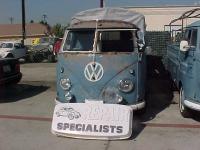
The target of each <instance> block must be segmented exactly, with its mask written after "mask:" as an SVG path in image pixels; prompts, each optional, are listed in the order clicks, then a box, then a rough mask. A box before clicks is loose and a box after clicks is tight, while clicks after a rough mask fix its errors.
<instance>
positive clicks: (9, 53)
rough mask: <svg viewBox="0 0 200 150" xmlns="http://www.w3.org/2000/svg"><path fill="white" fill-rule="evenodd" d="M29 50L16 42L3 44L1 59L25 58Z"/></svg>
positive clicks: (0, 47) (0, 51)
mask: <svg viewBox="0 0 200 150" xmlns="http://www.w3.org/2000/svg"><path fill="white" fill-rule="evenodd" d="M26 53H27V49H26V48H25V47H24V46H23V45H22V44H21V43H20V42H15V41H8V42H2V43H1V45H0V57H1V58H10V57H12V58H17V59H18V58H23V57H25V56H26Z"/></svg>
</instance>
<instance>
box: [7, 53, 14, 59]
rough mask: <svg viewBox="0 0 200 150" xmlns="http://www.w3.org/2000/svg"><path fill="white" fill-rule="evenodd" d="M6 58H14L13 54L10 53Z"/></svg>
mask: <svg viewBox="0 0 200 150" xmlns="http://www.w3.org/2000/svg"><path fill="white" fill-rule="evenodd" d="M6 58H14V56H13V54H11V53H9V54H8V55H7V56H6Z"/></svg>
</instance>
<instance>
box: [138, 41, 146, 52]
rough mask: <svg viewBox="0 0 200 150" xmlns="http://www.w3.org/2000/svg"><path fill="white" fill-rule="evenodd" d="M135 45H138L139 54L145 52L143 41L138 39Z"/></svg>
mask: <svg viewBox="0 0 200 150" xmlns="http://www.w3.org/2000/svg"><path fill="white" fill-rule="evenodd" d="M137 45H138V50H139V51H140V52H143V51H144V50H145V44H144V42H143V40H141V39H138V40H137Z"/></svg>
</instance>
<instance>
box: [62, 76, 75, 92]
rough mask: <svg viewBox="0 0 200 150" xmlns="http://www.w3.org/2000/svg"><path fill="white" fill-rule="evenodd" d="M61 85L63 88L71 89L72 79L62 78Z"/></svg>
mask: <svg viewBox="0 0 200 150" xmlns="http://www.w3.org/2000/svg"><path fill="white" fill-rule="evenodd" d="M60 86H61V88H62V89H63V90H67V91H69V90H70V89H71V87H72V85H71V81H70V79H66V78H62V79H60Z"/></svg>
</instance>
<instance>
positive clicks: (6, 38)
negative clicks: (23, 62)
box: [0, 35, 49, 45]
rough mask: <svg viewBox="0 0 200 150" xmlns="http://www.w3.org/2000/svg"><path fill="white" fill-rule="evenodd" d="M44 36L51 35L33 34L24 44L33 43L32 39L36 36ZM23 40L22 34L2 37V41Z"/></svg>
mask: <svg viewBox="0 0 200 150" xmlns="http://www.w3.org/2000/svg"><path fill="white" fill-rule="evenodd" d="M42 37H49V36H48V35H39V36H37V35H36V36H31V37H27V38H26V39H25V41H24V44H25V45H32V41H33V40H34V39H35V38H42ZM21 40H22V37H21V36H18V37H17V36H11V37H0V43H1V42H2V41H18V42H21Z"/></svg>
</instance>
